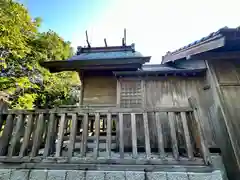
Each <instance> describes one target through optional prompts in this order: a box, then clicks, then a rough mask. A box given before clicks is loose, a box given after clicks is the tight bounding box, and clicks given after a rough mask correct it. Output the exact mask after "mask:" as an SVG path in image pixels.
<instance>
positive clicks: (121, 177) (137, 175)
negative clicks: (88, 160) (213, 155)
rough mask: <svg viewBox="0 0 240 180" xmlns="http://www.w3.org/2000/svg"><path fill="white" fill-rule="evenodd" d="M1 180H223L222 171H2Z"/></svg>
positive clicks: (0, 173) (0, 171) (0, 172)
mask: <svg viewBox="0 0 240 180" xmlns="http://www.w3.org/2000/svg"><path fill="white" fill-rule="evenodd" d="M0 179H1V180H40V179H41V180H223V177H222V173H221V171H220V170H215V171H213V172H209V173H193V172H144V171H80V170H26V169H22V170H14V169H12V170H10V169H1V170H0Z"/></svg>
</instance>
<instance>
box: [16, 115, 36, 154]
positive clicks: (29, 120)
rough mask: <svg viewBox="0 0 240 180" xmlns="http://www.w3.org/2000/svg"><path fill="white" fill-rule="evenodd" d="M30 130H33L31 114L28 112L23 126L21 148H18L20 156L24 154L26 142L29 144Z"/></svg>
mask: <svg viewBox="0 0 240 180" xmlns="http://www.w3.org/2000/svg"><path fill="white" fill-rule="evenodd" d="M32 130H33V115H32V114H30V115H28V117H27V126H26V128H25V132H24V137H23V142H22V146H21V149H20V153H19V156H20V157H23V156H24V155H25V152H26V149H27V147H28V144H29V140H30V136H31V133H32Z"/></svg>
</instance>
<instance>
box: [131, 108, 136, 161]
mask: <svg viewBox="0 0 240 180" xmlns="http://www.w3.org/2000/svg"><path fill="white" fill-rule="evenodd" d="M131 126H132V153H133V158H137V130H136V114H134V113H131Z"/></svg>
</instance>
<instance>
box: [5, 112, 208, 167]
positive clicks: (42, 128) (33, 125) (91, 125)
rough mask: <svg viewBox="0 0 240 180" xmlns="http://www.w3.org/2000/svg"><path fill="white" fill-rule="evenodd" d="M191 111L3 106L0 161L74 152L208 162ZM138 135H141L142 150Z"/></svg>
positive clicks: (96, 157)
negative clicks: (197, 141) (34, 108)
mask: <svg viewBox="0 0 240 180" xmlns="http://www.w3.org/2000/svg"><path fill="white" fill-rule="evenodd" d="M196 111H197V109H196V108H192V107H177V108H175V107H172V108H149V109H140V108H135V109H134V108H113V107H111V108H102V109H91V108H88V109H84V108H57V109H45V110H40V109H39V110H8V111H6V112H3V113H2V114H0V162H30V161H34V162H39V161H42V160H48V161H50V160H52V161H58V160H59V161H60V160H64V161H68V162H70V161H74V158H75V157H77V159H78V160H79V163H80V162H81V163H94V162H98V163H101V162H102V163H111V162H112V163H117V162H124V163H140V164H141V163H144V162H145V163H146V161H147V162H148V163H151V164H161V163H163V162H164V163H171V162H172V163H173V164H174V163H178V164H179V163H180V164H181V163H184V162H186V163H204V162H205V163H207V161H208V159H207V158H208V152H207V150H208V149H207V148H206V143H205V142H204V137H203V135H202V131H201V127H200V124H198V125H197V129H198V131H199V134H200V140H201V142H200V148H197V147H196V141H195V139H196V138H195V137H194V135H193V133H192V128H191V124H192V121H195V120H197V119H198V114H197V112H196ZM163 115H164V116H163ZM163 117H167V121H166V119H165V122H167V127H168V131H169V142H170V144H171V145H170V147H166V137H167V136H166V133H165V131H164V128H163V123H164V121H163V120H164V119H163ZM127 118H128V119H129V118H130V119H129V123H130V125H129V126H128V125H127V124H126V123H127ZM139 124H140V127H139ZM179 124H180V125H181V126H179ZM140 128H143V131H140ZM153 129H154V130H155V132H156V133H155V134H154V135H155V136H152V135H151V134H153ZM128 132H130V136H131V137H130V141H131V143H130V145H129V144H127V145H126V136H127V133H128ZM139 136H143V137H144V142H143V146H144V148H143V150H141V145H139V144H141V143H142V142H140V140H139ZM153 137H155V139H154V138H153ZM179 137H181V138H179ZM181 139H182V140H181ZM155 141H156V144H157V151H155V150H154V148H153V145H152V142H155ZM126 146H130V147H131V148H130V150H129V149H127V148H126ZM75 161H76V158H75Z"/></svg>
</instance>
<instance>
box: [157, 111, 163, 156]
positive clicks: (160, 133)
mask: <svg viewBox="0 0 240 180" xmlns="http://www.w3.org/2000/svg"><path fill="white" fill-rule="evenodd" d="M155 120H156V128H157V137H158V151H159V153H160V157H162V158H163V157H165V151H164V141H163V130H162V123H161V118H160V113H159V112H156V113H155Z"/></svg>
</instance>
